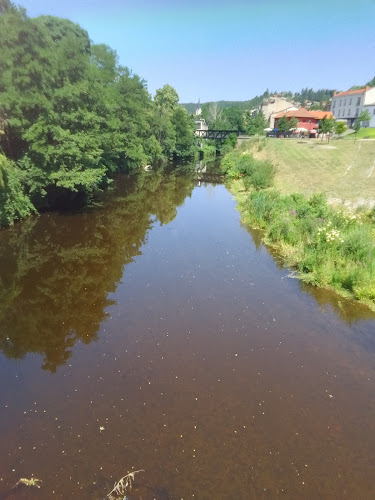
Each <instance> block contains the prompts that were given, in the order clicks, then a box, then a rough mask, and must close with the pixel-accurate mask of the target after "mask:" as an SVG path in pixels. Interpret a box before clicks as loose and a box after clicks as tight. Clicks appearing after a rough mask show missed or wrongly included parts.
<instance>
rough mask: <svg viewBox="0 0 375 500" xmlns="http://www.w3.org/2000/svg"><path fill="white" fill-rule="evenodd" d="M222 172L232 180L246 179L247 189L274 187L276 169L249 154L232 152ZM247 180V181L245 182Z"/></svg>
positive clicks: (224, 161)
mask: <svg viewBox="0 0 375 500" xmlns="http://www.w3.org/2000/svg"><path fill="white" fill-rule="evenodd" d="M221 169H222V172H223V173H224V174H225V175H227V176H228V177H229V178H231V179H239V178H241V177H243V178H244V183H245V188H246V189H249V188H250V187H251V186H253V187H254V188H255V189H258V190H259V189H265V188H268V187H270V186H272V184H273V181H274V177H275V172H276V170H275V167H274V166H273V165H272V163H270V162H268V161H260V160H257V159H256V158H254V157H253V156H252V155H251V154H249V153H241V152H239V151H231V152H230V153H228V154H226V155H225V157H224V158H223V160H222V162H221ZM245 178H246V180H245Z"/></svg>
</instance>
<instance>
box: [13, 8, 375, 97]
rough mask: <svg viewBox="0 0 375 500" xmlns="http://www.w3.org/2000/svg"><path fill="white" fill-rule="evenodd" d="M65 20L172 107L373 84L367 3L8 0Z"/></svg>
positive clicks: (373, 14)
mask: <svg viewBox="0 0 375 500" xmlns="http://www.w3.org/2000/svg"><path fill="white" fill-rule="evenodd" d="M15 3H19V4H20V5H22V6H23V7H25V8H26V10H27V13H28V15H29V16H32V17H34V16H38V15H42V14H48V15H55V16H61V17H67V18H69V19H70V20H72V21H74V22H77V23H78V24H80V25H81V26H82V27H83V28H85V29H86V30H87V31H88V33H89V35H90V38H91V39H92V40H93V41H94V43H106V44H107V45H109V46H110V47H112V48H113V49H115V50H116V51H117V53H118V55H119V60H120V63H121V64H122V65H124V66H128V67H129V68H131V69H132V70H133V71H134V72H135V73H137V74H138V75H140V76H141V77H142V78H144V79H145V80H146V81H147V82H148V88H149V91H150V92H151V93H154V92H155V90H156V89H157V88H159V87H161V86H163V85H164V84H165V83H169V84H170V85H172V86H173V87H175V88H176V90H177V92H178V94H179V96H180V100H181V101H182V102H188V101H189V102H190V101H193V102H196V101H197V100H198V98H200V99H201V102H205V101H211V100H212V101H214V100H220V99H225V100H246V99H250V98H252V97H254V96H255V95H257V94H261V93H263V91H264V90H265V89H266V88H269V89H270V90H278V91H281V90H292V91H298V90H300V89H301V88H302V87H313V88H316V89H317V88H337V89H341V90H343V89H347V88H349V87H350V86H352V85H356V84H362V83H365V82H367V81H369V80H370V79H371V78H372V77H373V76H375V0H356V1H353V0H350V1H348V0H340V1H339V0H324V1H322V0H309V1H307V0H301V1H299V0H247V1H244V0H232V1H222V0H189V1H185V0H184V1H178V0H154V1H151V0H131V1H130V0H123V1H122V0H106V1H103V0H101V1H99V0H19V1H17V0H15Z"/></svg>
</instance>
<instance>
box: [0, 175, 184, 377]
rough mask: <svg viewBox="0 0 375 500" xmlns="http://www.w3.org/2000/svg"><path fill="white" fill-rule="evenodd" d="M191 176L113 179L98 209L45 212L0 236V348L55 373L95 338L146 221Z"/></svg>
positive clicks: (171, 207)
mask: <svg viewBox="0 0 375 500" xmlns="http://www.w3.org/2000/svg"><path fill="white" fill-rule="evenodd" d="M193 186H194V179H193V176H192V175H186V172H185V173H184V175H178V173H176V174H175V175H169V176H163V175H162V173H160V172H156V173H152V174H145V175H142V176H140V177H138V178H137V179H129V178H120V179H118V181H117V182H116V187H115V188H114V189H113V190H112V192H107V193H105V195H104V196H103V198H104V199H103V206H102V208H96V209H95V210H93V211H91V212H89V213H85V214H73V215H60V216H59V215H56V214H46V215H42V216H41V217H39V218H34V219H29V220H26V221H25V222H23V223H21V224H18V225H16V226H15V227H14V228H12V229H10V230H8V231H4V232H3V233H2V234H1V237H0V285H1V290H0V349H1V350H2V352H3V353H4V355H5V356H6V357H8V358H18V359H19V358H22V357H24V356H25V355H26V354H27V353H38V354H40V355H41V356H42V357H43V364H42V368H43V369H44V370H49V371H51V372H55V371H56V369H57V367H58V366H61V365H64V364H65V363H66V361H67V360H68V359H69V357H70V356H71V349H72V347H73V345H74V344H75V343H76V342H77V340H79V341H81V342H83V343H89V342H92V341H94V340H95V339H96V334H97V331H98V328H99V325H100V323H101V322H102V321H103V319H104V318H105V316H106V312H105V310H106V308H107V306H108V305H110V304H111V301H110V300H109V299H108V294H109V293H110V292H114V291H115V289H116V286H117V285H118V283H119V281H120V279H121V278H122V276H123V267H124V266H126V265H127V264H129V263H130V262H132V260H133V259H134V257H135V256H137V255H141V248H142V245H143V244H144V243H145V241H146V239H147V232H148V231H149V230H150V228H151V226H152V224H153V223H154V222H155V220H156V221H159V222H160V223H161V224H168V223H169V222H171V221H172V220H173V219H174V218H175V216H176V213H177V212H176V209H177V207H178V206H179V205H181V204H182V203H183V201H184V200H185V198H186V197H187V196H189V195H190V194H191V192H192V189H193Z"/></svg>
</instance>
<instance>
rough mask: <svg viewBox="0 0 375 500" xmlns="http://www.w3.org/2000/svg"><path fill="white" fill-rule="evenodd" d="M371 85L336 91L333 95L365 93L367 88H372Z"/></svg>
mask: <svg viewBox="0 0 375 500" xmlns="http://www.w3.org/2000/svg"><path fill="white" fill-rule="evenodd" d="M370 88H371V87H369V86H368V85H366V87H363V88H361V89H354V90H346V91H345V92H338V93H336V92H334V93H333V97H343V96H346V95H356V94H364V93H365V92H366V91H367V90H370Z"/></svg>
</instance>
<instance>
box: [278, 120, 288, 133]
mask: <svg viewBox="0 0 375 500" xmlns="http://www.w3.org/2000/svg"><path fill="white" fill-rule="evenodd" d="M277 130H280V131H281V132H286V131H287V130H289V123H288V120H287V117H286V116H282V117H281V118H280V119H279V120H278V121H277Z"/></svg>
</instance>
